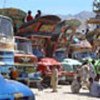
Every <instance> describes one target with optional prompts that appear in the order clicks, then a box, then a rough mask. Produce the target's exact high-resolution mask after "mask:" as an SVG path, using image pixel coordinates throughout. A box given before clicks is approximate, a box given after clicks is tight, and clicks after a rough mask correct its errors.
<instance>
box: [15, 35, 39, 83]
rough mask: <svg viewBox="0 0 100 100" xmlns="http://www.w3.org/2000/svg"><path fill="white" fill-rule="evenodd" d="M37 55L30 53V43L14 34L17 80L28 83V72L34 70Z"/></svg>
mask: <svg viewBox="0 0 100 100" xmlns="http://www.w3.org/2000/svg"><path fill="white" fill-rule="evenodd" d="M36 64H37V57H36V56H35V55H33V53H32V43H31V41H30V40H29V39H27V38H25V37H20V36H15V51H14V65H15V67H16V69H17V70H18V72H19V76H18V78H17V80H19V81H23V82H24V83H26V84H28V80H29V78H28V74H29V73H32V72H34V71H35V67H36Z"/></svg>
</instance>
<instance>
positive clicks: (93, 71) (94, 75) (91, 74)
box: [88, 63, 96, 79]
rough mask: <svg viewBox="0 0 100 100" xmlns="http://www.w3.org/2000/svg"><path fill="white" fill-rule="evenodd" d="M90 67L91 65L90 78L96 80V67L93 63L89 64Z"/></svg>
mask: <svg viewBox="0 0 100 100" xmlns="http://www.w3.org/2000/svg"><path fill="white" fill-rule="evenodd" d="M88 65H89V77H91V78H93V79H94V78H95V77H96V73H95V69H94V66H93V64H92V63H89V64H88Z"/></svg>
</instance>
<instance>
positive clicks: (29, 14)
mask: <svg viewBox="0 0 100 100" xmlns="http://www.w3.org/2000/svg"><path fill="white" fill-rule="evenodd" d="M31 14H32V12H31V11H30V10H29V11H28V15H27V16H26V18H25V22H29V21H31V20H33V19H34V18H33V17H32V15H31Z"/></svg>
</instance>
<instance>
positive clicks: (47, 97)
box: [31, 85, 100, 100]
mask: <svg viewBox="0 0 100 100" xmlns="http://www.w3.org/2000/svg"><path fill="white" fill-rule="evenodd" d="M31 90H32V91H33V93H34V94H35V96H36V100H100V98H96V97H91V96H90V95H89V91H88V90H83V89H81V90H80V93H79V94H72V93H71V91H70V86H69V85H64V86H61V85H60V86H58V92H56V93H54V92H52V89H50V88H48V89H44V90H43V91H39V90H38V89H35V88H31Z"/></svg>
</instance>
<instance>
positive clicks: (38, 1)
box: [0, 0, 93, 15]
mask: <svg viewBox="0 0 100 100" xmlns="http://www.w3.org/2000/svg"><path fill="white" fill-rule="evenodd" d="M4 2H5V3H4ZM92 2H93V0H0V8H4V7H5V8H7V7H14V8H20V9H22V10H24V11H25V12H27V11H28V10H31V11H32V12H33V15H35V14H36V11H37V10H38V9H40V10H41V11H42V13H44V14H62V15H67V14H76V13H79V12H81V11H83V10H85V11H92Z"/></svg>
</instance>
